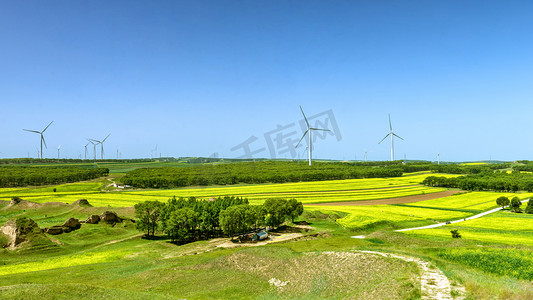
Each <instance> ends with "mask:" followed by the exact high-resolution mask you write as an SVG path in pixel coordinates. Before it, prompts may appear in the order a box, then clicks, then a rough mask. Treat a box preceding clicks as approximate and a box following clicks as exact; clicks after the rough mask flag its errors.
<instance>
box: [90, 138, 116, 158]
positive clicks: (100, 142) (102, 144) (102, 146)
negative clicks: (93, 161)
mask: <svg viewBox="0 0 533 300" xmlns="http://www.w3.org/2000/svg"><path fill="white" fill-rule="evenodd" d="M110 135H111V133H110V134H108V135H107V136H106V137H105V138H104V139H103V140H101V141H99V140H95V139H89V141H93V142H95V143H97V144H100V159H104V142H105V140H107V138H108V137H109V136H110ZM95 156H96V150H95Z"/></svg>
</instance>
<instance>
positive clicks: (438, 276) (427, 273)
mask: <svg viewBox="0 0 533 300" xmlns="http://www.w3.org/2000/svg"><path fill="white" fill-rule="evenodd" d="M354 251H355V252H360V253H368V254H375V255H381V256H384V257H392V258H397V259H401V260H404V261H408V262H414V263H416V264H417V265H418V267H419V268H420V270H421V271H422V274H421V276H420V284H421V290H422V299H428V300H429V299H432V300H433V299H435V300H447V299H464V298H465V297H464V294H465V288H464V287H463V286H461V285H459V284H458V283H456V285H455V287H454V290H455V292H457V293H459V296H457V297H453V296H452V286H451V284H450V280H449V279H448V277H446V275H444V273H442V271H441V270H440V269H439V268H437V267H435V268H431V267H430V263H429V262H427V261H423V260H421V259H419V258H415V257H409V256H403V255H396V254H392V253H383V252H377V251H365V250H354Z"/></svg>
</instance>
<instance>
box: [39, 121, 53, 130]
mask: <svg viewBox="0 0 533 300" xmlns="http://www.w3.org/2000/svg"><path fill="white" fill-rule="evenodd" d="M52 123H54V121H52V122H50V124H48V126H46V127H45V128H44V129H43V131H41V133H43V132H45V131H46V129H48V127H50V125H52Z"/></svg>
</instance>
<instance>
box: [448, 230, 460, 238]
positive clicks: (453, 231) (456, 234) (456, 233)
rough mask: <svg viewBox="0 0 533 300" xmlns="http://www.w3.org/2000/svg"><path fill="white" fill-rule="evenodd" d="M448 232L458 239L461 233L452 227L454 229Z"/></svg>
mask: <svg viewBox="0 0 533 300" xmlns="http://www.w3.org/2000/svg"><path fill="white" fill-rule="evenodd" d="M450 232H451V234H452V238H454V239H460V238H461V234H460V233H459V230H457V229H454V230H450Z"/></svg>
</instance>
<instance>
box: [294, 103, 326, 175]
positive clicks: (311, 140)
mask: <svg viewBox="0 0 533 300" xmlns="http://www.w3.org/2000/svg"><path fill="white" fill-rule="evenodd" d="M300 110H301V111H302V115H303V116H304V119H305V123H306V124H307V130H306V131H305V132H304V134H303V135H302V138H301V139H300V141H299V142H298V144H296V148H298V146H299V145H300V143H301V142H302V140H303V139H304V137H305V135H306V134H308V133H309V145H308V148H309V149H308V151H307V153H308V154H309V165H311V160H312V157H313V154H312V153H313V139H312V138H311V132H313V130H321V131H330V130H327V129H321V128H313V127H311V125H309V121H307V117H306V116H305V114H304V110H303V109H302V106H301V105H300Z"/></svg>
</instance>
